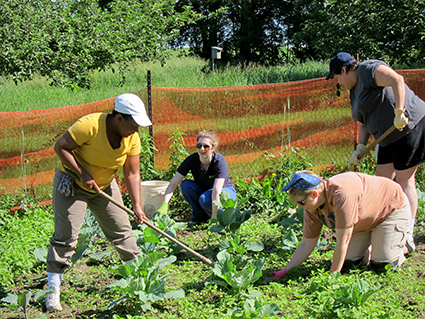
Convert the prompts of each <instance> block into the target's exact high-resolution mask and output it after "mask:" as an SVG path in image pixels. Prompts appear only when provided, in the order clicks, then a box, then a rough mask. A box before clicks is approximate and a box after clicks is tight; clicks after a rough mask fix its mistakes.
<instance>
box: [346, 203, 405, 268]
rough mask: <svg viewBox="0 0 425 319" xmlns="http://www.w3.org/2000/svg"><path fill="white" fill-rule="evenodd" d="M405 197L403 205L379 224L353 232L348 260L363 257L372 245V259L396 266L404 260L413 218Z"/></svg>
mask: <svg viewBox="0 0 425 319" xmlns="http://www.w3.org/2000/svg"><path fill="white" fill-rule="evenodd" d="M404 197H405V199H404V204H403V206H402V207H400V208H398V209H395V210H394V211H393V212H392V213H391V214H390V215H389V216H388V217H387V218H385V220H384V221H383V222H382V223H380V224H379V225H378V226H376V227H375V228H373V229H371V230H366V231H354V232H353V236H352V237H351V241H350V244H349V246H348V251H347V256H346V258H345V259H346V260H352V261H355V260H359V259H361V258H362V257H363V256H364V254H365V252H366V250H368V248H369V246H370V245H372V255H371V260H372V261H375V262H379V263H381V262H382V263H391V264H393V265H394V266H396V267H399V266H400V265H401V264H402V263H403V262H404V260H405V257H404V246H405V244H406V238H407V232H408V231H409V228H410V219H411V212H410V205H409V200H408V199H407V197H406V196H404Z"/></svg>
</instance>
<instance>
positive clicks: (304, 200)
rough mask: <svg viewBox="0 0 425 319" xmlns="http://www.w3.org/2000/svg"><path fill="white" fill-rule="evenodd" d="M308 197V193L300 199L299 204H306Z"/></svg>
mask: <svg viewBox="0 0 425 319" xmlns="http://www.w3.org/2000/svg"><path fill="white" fill-rule="evenodd" d="M307 198H308V195H307V196H306V197H305V198H304V199H303V200H300V201H298V202H297V204H299V205H301V206H304V205H305V202H306V201H307Z"/></svg>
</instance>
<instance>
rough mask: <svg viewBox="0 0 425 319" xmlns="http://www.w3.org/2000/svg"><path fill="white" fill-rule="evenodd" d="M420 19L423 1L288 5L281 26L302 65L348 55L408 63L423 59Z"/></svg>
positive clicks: (330, 0) (424, 20)
mask: <svg viewBox="0 0 425 319" xmlns="http://www.w3.org/2000/svg"><path fill="white" fill-rule="evenodd" d="M424 13H425V1H424V0H383V1H379V2H376V1H371V0H358V1H349V0H319V1H306V0H293V1H290V14H288V16H286V17H285V24H286V25H287V26H288V34H287V36H288V39H289V40H290V43H291V45H292V46H293V47H294V49H295V51H296V53H297V56H298V57H299V58H301V59H305V58H306V57H311V58H314V59H329V58H330V57H332V56H334V55H335V54H336V53H337V52H339V51H347V52H350V53H352V54H354V53H359V55H360V59H361V60H365V59H368V58H378V59H384V60H386V61H387V62H390V63H394V62H405V63H412V62H416V61H418V60H423V59H424V53H425V46H424V40H425V32H424V27H425V15H424Z"/></svg>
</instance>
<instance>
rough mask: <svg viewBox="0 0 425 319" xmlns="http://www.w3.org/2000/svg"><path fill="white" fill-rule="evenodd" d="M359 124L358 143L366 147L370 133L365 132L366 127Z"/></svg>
mask: <svg viewBox="0 0 425 319" xmlns="http://www.w3.org/2000/svg"><path fill="white" fill-rule="evenodd" d="M358 123H359V143H361V144H363V145H367V142H368V141H369V137H370V133H369V132H368V131H367V130H366V126H365V125H364V124H362V123H360V122H358Z"/></svg>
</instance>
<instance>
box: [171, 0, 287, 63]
mask: <svg viewBox="0 0 425 319" xmlns="http://www.w3.org/2000/svg"><path fill="white" fill-rule="evenodd" d="M185 5H190V6H192V7H193V9H194V10H195V11H196V12H197V13H199V14H202V15H203V16H204V18H203V19H201V20H199V21H197V22H196V23H194V24H191V25H185V26H183V27H182V28H181V30H180V35H179V37H178V38H177V40H176V41H174V42H173V45H174V46H179V45H181V44H182V43H184V44H187V45H189V47H190V48H191V50H192V52H193V53H195V54H199V55H200V56H202V57H204V58H210V57H211V46H216V45H218V46H222V47H223V48H224V50H223V54H222V57H223V58H224V59H227V60H230V59H235V60H238V61H242V62H260V63H270V64H275V63H277V62H278V61H279V55H280V47H281V45H282V43H283V40H284V35H285V30H284V25H283V23H282V22H283V17H284V15H285V12H286V7H285V2H284V1H280V0H178V1H177V6H178V7H180V6H185Z"/></svg>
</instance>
